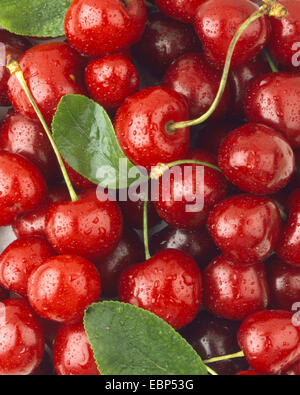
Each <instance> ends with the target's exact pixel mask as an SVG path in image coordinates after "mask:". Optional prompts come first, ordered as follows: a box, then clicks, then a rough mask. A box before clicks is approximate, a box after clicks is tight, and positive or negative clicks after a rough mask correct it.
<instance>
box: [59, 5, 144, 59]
mask: <svg viewBox="0 0 300 395" xmlns="http://www.w3.org/2000/svg"><path fill="white" fill-rule="evenodd" d="M146 19H147V13H146V6H145V3H144V1H143V0H133V1H131V2H128V6H125V5H124V3H123V2H122V1H121V0H102V1H98V0H75V1H73V3H72V4H71V5H70V7H69V9H68V11H67V14H66V18H65V33H66V37H67V39H68V41H69V43H70V44H71V45H72V46H73V47H74V48H76V49H77V51H79V52H80V53H82V54H84V55H88V56H102V55H105V54H107V53H112V52H118V51H120V50H122V49H124V48H127V47H130V46H131V45H133V44H135V43H136V42H137V41H138V40H139V39H140V37H141V35H142V34H143V31H144V29H145V25H146Z"/></svg>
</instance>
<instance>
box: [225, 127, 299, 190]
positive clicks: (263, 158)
mask: <svg viewBox="0 0 300 395" xmlns="http://www.w3.org/2000/svg"><path fill="white" fill-rule="evenodd" d="M218 158H219V161H218V162H219V167H220V168H221V170H222V171H223V173H224V174H225V176H226V177H227V179H228V180H229V181H230V182H231V183H232V184H234V185H236V186H237V187H238V188H239V189H240V190H242V191H245V192H249V193H255V194H259V195H271V194H273V193H276V192H278V191H279V190H281V189H282V188H284V187H285V186H286V185H287V184H288V182H289V180H290V179H291V177H292V174H293V171H294V167H295V158H294V153H293V150H292V148H291V146H290V145H289V143H288V142H287V141H286V139H285V138H284V137H283V136H282V135H281V134H280V133H279V132H277V131H276V130H274V129H271V128H269V127H268V126H265V125H262V124H255V123H248V124H246V125H244V126H242V127H240V128H238V129H236V130H234V131H232V132H230V133H229V134H228V135H227V137H226V138H225V139H224V141H223V143H222V144H221V147H220V150H219V155H218Z"/></svg>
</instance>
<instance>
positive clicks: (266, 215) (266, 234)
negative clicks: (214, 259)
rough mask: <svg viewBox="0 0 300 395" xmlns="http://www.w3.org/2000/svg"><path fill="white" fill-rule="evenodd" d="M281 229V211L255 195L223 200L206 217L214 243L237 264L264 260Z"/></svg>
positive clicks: (273, 246)
mask: <svg viewBox="0 0 300 395" xmlns="http://www.w3.org/2000/svg"><path fill="white" fill-rule="evenodd" d="M280 228H281V218H280V213H279V209H278V207H277V206H276V204H275V203H274V202H273V200H271V199H269V198H267V197H262V196H255V195H236V196H233V197H230V198H228V199H226V200H223V201H222V202H221V203H219V204H218V205H217V206H216V207H215V208H214V209H213V210H212V212H211V213H210V216H209V218H208V229H209V232H210V234H211V236H212V238H213V239H214V241H215V243H216V244H217V245H218V246H219V247H220V249H221V250H222V253H223V254H224V255H225V257H226V258H227V259H229V260H230V261H232V262H233V263H235V264H236V265H238V266H247V265H252V264H255V263H257V262H260V261H263V260H264V259H265V258H266V257H267V256H268V255H269V254H270V253H271V252H272V251H273V250H274V248H275V246H276V244H277V242H278V240H279V235H280Z"/></svg>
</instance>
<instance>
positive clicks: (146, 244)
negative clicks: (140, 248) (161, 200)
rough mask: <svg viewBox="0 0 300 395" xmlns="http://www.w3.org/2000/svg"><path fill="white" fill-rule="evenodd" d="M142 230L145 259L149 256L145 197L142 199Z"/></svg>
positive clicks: (146, 200)
mask: <svg viewBox="0 0 300 395" xmlns="http://www.w3.org/2000/svg"><path fill="white" fill-rule="evenodd" d="M143 231H144V246H145V256H146V260H148V259H150V258H151V255H150V251H149V235H148V199H147V197H145V201H144V215H143Z"/></svg>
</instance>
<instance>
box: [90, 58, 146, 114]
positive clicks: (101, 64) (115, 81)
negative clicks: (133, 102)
mask: <svg viewBox="0 0 300 395" xmlns="http://www.w3.org/2000/svg"><path fill="white" fill-rule="evenodd" d="M85 84H86V87H87V90H88V92H89V94H90V96H91V98H92V99H93V100H95V101H96V102H97V103H99V104H100V105H101V106H103V107H104V108H105V109H106V110H108V111H115V110H117V109H118V107H120V106H121V104H122V103H123V102H124V100H125V99H126V98H127V97H128V96H131V95H132V94H133V93H135V92H136V91H137V90H138V89H139V75H138V72H137V70H136V68H135V67H134V65H133V64H132V62H131V61H129V60H128V59H126V58H125V57H124V56H121V55H118V54H116V55H107V56H104V57H103V58H101V59H97V60H93V61H92V62H91V63H89V64H88V66H87V68H86V69H85Z"/></svg>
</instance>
